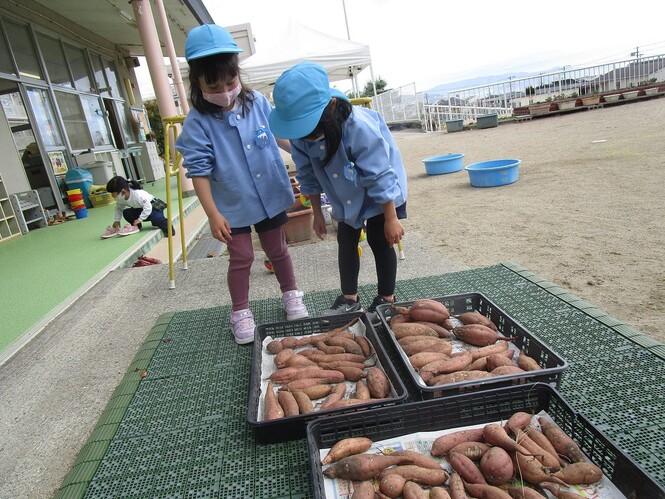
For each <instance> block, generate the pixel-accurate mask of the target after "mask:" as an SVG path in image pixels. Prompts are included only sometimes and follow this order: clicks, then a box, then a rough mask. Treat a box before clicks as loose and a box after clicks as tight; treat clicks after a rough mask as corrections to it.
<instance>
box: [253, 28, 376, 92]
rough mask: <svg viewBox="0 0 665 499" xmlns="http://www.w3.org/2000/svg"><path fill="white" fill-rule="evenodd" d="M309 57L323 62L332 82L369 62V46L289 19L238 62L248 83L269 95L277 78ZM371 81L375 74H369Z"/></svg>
mask: <svg viewBox="0 0 665 499" xmlns="http://www.w3.org/2000/svg"><path fill="white" fill-rule="evenodd" d="M305 60H307V61H310V62H314V63H316V64H319V65H321V66H323V67H324V68H325V69H326V71H327V72H328V77H329V78H330V81H331V82H334V81H340V80H348V79H353V80H354V84H355V83H356V82H355V77H356V76H357V75H358V73H360V72H361V71H362V70H363V69H365V68H366V67H368V66H369V68H370V71H371V72H372V58H371V56H370V53H369V46H367V45H362V44H360V43H355V42H352V41H349V40H344V39H342V38H336V37H334V36H330V35H327V34H325V33H321V32H320V31H316V30H313V29H311V28H308V27H306V26H303V25H301V24H299V23H298V22H296V21H294V20H293V19H291V20H290V21H289V23H288V25H287V26H286V29H285V30H284V31H283V32H282V33H280V34H279V35H278V36H277V37H275V38H274V39H272V40H270V44H269V45H268V46H267V47H265V46H261V47H260V49H258V50H257V53H256V54H254V55H253V56H251V57H248V58H247V59H245V60H244V61H242V63H241V67H242V69H243V70H244V71H245V72H246V73H247V83H248V84H249V85H250V86H251V87H252V88H253V89H254V90H257V91H259V92H261V93H263V94H264V95H270V93H271V92H272V85H273V84H274V83H275V81H276V80H277V78H279V76H280V75H281V74H282V73H283V72H284V71H286V70H287V69H289V68H290V67H292V66H293V65H295V64H297V63H299V62H302V61H305ZM371 79H372V82H374V74H373V72H372V74H371Z"/></svg>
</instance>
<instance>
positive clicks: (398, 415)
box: [307, 383, 665, 499]
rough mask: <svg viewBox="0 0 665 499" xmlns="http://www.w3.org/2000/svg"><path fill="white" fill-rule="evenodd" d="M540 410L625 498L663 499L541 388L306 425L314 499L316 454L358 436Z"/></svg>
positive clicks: (319, 488)
mask: <svg viewBox="0 0 665 499" xmlns="http://www.w3.org/2000/svg"><path fill="white" fill-rule="evenodd" d="M541 410H544V411H546V412H547V414H549V416H550V417H551V418H552V419H553V420H554V422H555V423H556V424H557V425H559V427H560V428H561V429H562V430H563V431H565V432H566V433H567V434H568V435H569V436H570V437H572V438H573V440H575V441H576V442H577V444H578V445H579V446H580V448H581V449H582V451H583V452H584V453H585V454H586V456H587V457H588V458H589V459H590V460H591V461H592V462H593V463H594V464H596V465H597V466H599V467H600V468H601V469H602V470H603V473H604V474H605V476H607V478H609V480H610V481H611V482H612V483H613V484H614V485H615V486H616V487H617V488H618V489H619V490H620V491H621V492H622V493H623V494H624V495H625V496H626V497H630V498H633V499H663V498H665V489H664V488H663V487H662V486H661V485H660V484H658V483H657V482H656V481H655V480H654V479H653V478H652V477H651V476H649V475H648V474H647V473H646V472H645V471H644V470H643V469H642V468H641V467H640V466H639V465H638V464H637V463H635V462H634V461H633V460H632V459H630V458H629V457H628V456H626V455H625V454H624V453H623V452H621V451H620V450H619V449H618V448H617V445H616V444H615V443H613V442H612V441H611V440H609V439H608V438H607V437H606V436H605V435H603V434H602V433H601V432H600V431H599V430H597V429H596V428H595V427H594V426H593V425H592V424H591V423H590V422H589V421H588V420H587V419H586V418H585V417H584V416H582V415H581V414H579V413H577V412H575V411H574V410H573V408H572V407H571V406H570V405H569V404H568V402H566V401H565V399H563V398H562V397H561V395H560V394H559V392H558V391H557V390H556V389H554V388H553V387H552V386H550V385H547V384H544V383H533V384H525V385H518V386H511V387H501V388H496V389H492V390H487V391H480V392H471V393H466V394H458V395H451V396H446V397H443V398H438V399H434V400H425V401H420V402H412V403H408V404H400V405H396V406H394V407H387V408H379V409H373V410H369V411H363V412H358V413H355V414H345V415H340V416H331V417H329V418H325V419H320V420H316V421H312V422H311V423H309V424H308V425H307V444H308V447H309V460H310V467H311V470H312V488H313V491H314V497H316V498H324V497H325V488H324V477H323V474H322V466H321V457H320V451H321V450H322V449H328V448H330V447H332V446H333V445H334V444H335V443H336V442H338V441H339V440H341V439H343V438H349V437H359V436H364V437H367V438H369V439H371V440H373V441H379V440H385V439H390V438H395V437H399V436H402V435H408V434H411V433H416V432H427V431H442V430H448V429H454V428H460V427H465V426H470V425H476V424H483V423H490V422H493V421H505V420H507V419H508V418H509V417H510V416H511V415H512V414H514V413H515V412H517V411H524V412H529V413H538V412H540V411H541Z"/></svg>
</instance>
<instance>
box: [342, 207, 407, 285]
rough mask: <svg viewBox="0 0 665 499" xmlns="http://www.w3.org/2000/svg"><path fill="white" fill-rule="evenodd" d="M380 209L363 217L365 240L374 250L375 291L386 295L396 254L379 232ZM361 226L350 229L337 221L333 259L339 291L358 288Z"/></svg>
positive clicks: (394, 271) (395, 274)
mask: <svg viewBox="0 0 665 499" xmlns="http://www.w3.org/2000/svg"><path fill="white" fill-rule="evenodd" d="M384 221H385V218H384V216H383V213H382V214H380V215H377V216H375V217H372V218H370V219H368V220H367V231H366V232H367V243H368V244H369V247H370V248H371V249H372V253H374V263H375V264H376V277H377V292H378V294H379V296H390V295H392V294H393V293H394V292H395V280H396V278H397V255H396V254H395V250H394V249H393V246H392V244H390V243H388V241H387V240H386V236H385V235H384V233H383V225H384ZM360 231H361V229H354V228H353V227H351V226H350V225H347V224H345V223H344V222H339V223H338V224H337V261H338V264H339V278H340V284H341V288H342V294H345V295H355V294H356V293H357V292H358V273H359V272H360V257H359V256H358V242H359V240H360Z"/></svg>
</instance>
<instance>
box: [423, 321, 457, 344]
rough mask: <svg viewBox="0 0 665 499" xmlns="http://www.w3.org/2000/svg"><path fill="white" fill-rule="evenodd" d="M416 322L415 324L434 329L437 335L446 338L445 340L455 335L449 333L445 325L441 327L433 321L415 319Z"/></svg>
mask: <svg viewBox="0 0 665 499" xmlns="http://www.w3.org/2000/svg"><path fill="white" fill-rule="evenodd" d="M416 323H417V324H422V325H424V326H427V327H431V328H432V329H434V331H436V332H437V334H438V335H439V338H443V339H446V340H452V339H453V338H454V337H455V335H454V334H453V333H451V332H450V331H449V330H448V329H446V328H445V327H443V326H442V325H440V324H436V323H434V322H427V321H416Z"/></svg>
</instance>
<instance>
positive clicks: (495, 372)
mask: <svg viewBox="0 0 665 499" xmlns="http://www.w3.org/2000/svg"><path fill="white" fill-rule="evenodd" d="M523 372H526V371H524V369H520V368H519V367H517V366H500V367H497V368H496V369H492V370H491V371H490V373H491V374H492V376H506V375H509V374H521V373H523Z"/></svg>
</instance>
